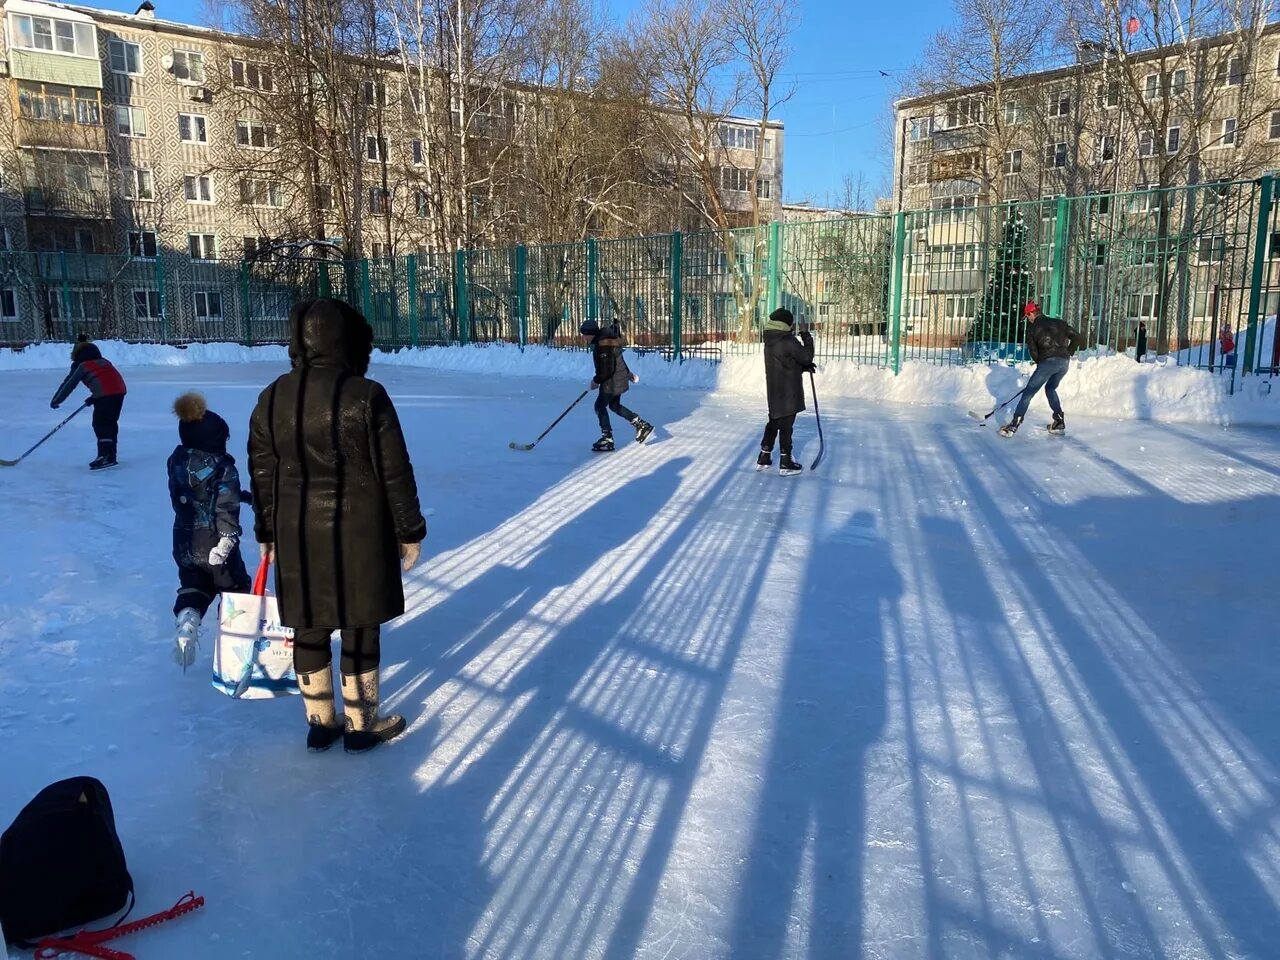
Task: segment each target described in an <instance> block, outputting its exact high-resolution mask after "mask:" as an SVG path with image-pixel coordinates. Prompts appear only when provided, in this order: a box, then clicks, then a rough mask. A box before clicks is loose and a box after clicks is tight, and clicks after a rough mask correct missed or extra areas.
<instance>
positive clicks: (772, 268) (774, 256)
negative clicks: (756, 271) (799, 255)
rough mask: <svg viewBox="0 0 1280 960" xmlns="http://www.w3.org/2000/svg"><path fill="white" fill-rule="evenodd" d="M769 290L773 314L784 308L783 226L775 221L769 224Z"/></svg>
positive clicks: (769, 305)
mask: <svg viewBox="0 0 1280 960" xmlns="http://www.w3.org/2000/svg"><path fill="white" fill-rule="evenodd" d="M768 237H769V240H768V244H769V246H768V251H767V254H766V255H767V256H768V258H769V288H768V293H767V295H768V298H769V299H768V302H767V306H768V312H769V313H773V311H775V310H777V309H778V308H779V307H780V306H782V224H781V222H779V221H777V220H775V221H773V223H771V224H769V234H768Z"/></svg>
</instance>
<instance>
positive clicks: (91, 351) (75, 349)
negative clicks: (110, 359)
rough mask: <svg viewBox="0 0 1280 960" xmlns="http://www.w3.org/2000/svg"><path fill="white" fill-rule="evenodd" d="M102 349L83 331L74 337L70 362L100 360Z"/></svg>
mask: <svg viewBox="0 0 1280 960" xmlns="http://www.w3.org/2000/svg"><path fill="white" fill-rule="evenodd" d="M101 359H102V351H101V350H99V349H98V346H97V344H95V343H94V342H93V341H92V340H90V339H89V338H88V337H87V336H85V335H84V334H83V333H82V334H80V336H79V337H77V338H76V342H75V345H74V346H72V348H71V362H72V363H84V362H85V361H86V360H101Z"/></svg>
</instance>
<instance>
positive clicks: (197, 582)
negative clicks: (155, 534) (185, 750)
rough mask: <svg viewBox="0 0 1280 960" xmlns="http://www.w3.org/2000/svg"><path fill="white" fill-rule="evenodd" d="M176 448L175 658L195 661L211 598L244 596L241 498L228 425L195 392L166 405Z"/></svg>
mask: <svg viewBox="0 0 1280 960" xmlns="http://www.w3.org/2000/svg"><path fill="white" fill-rule="evenodd" d="M173 412H174V413H176V414H177V415H178V421H179V422H178V437H179V440H180V442H179V444H178V446H177V447H176V448H175V449H174V451H173V453H171V454H170V455H169V463H168V469H169V499H170V500H171V501H172V503H173V559H174V562H175V563H177V564H178V581H179V583H180V584H181V585H180V586H179V587H178V599H177V601H176V602H175V603H174V605H173V612H174V616H175V617H176V618H177V638H176V644H175V650H174V659H175V660H176V661H177V662H178V663H179V664H180V665H181V666H182V667H183V668H184V669H185V668H186V667H189V666H191V664H192V663H194V662H195V656H196V646H197V642H198V640H199V634H200V623H201V621H203V620H204V615H205V613H206V612H207V611H208V609H209V607H210V605H211V604H212V603H213V601H214V599H215V598H216V597H217V596H218V594H220V593H222V592H224V591H226V592H231V593H248V592H249V588H250V581H249V572H248V571H247V570H246V569H245V566H244V559H243V558H242V557H241V556H240V533H241V530H240V503H241V501H242V500H248V497H247V496H246V495H244V494H242V493H241V491H240V474H239V472H238V471H237V470H236V461H235V458H234V457H232V456H231V455H230V454H229V453H227V439H228V437H229V436H230V430H229V429H228V428H227V422H226V421H225V420H223V419H222V418H221V417H220V416H218V415H217V414H216V413H214V412H213V411H212V410H210V409H208V406H207V405H206V404H205V400H204V397H202V396H200V394H198V393H184V394H183V395H182V396H180V397H179V398H178V399H177V400H176V401H174V404H173Z"/></svg>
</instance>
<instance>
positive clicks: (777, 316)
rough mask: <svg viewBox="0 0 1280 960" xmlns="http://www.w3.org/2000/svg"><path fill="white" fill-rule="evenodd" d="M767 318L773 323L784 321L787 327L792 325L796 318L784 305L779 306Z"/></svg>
mask: <svg viewBox="0 0 1280 960" xmlns="http://www.w3.org/2000/svg"><path fill="white" fill-rule="evenodd" d="M769 319H770V320H772V321H773V322H774V323H785V324H786V325H787V326H788V327H790V326H793V325H794V324H795V322H796V318H795V317H793V316H792V315H791V311H790V310H788V309H787V308H786V307H779V308H778V309H777V310H775V311H773V313H771V314H769Z"/></svg>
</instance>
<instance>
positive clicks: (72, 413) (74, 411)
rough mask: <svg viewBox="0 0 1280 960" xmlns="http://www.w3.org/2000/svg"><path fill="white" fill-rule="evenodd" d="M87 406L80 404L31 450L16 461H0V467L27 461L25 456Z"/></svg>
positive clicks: (87, 403)
mask: <svg viewBox="0 0 1280 960" xmlns="http://www.w3.org/2000/svg"><path fill="white" fill-rule="evenodd" d="M88 406H92V404H90V403H89V401H88V400H86V401H85V402H84V403H83V404H81V405H80V406H78V407H76V408H75V409H74V410H72V411H71V416H70V417H67V419H65V420H63V421H62V422H61V423H60V424H58V425H57V426H56V427H54V428H53V429H52V430H50V431H49V432H48V433H46V434H45V435H44V436H43V437H41V438H40V439H39V440H37V441H36V442H35V443H34V444H33V445H32V447H31V449H30V450H28V451H27V452H26V453H24V454H23V455H22V456H20V457H19V458H18V459H17V460H0V467H16V466H17V465H18V464H20V463H21V462H22V461H23V460H25V459H27V456H28V455H29V454H31V453H32V452H33V451H34V450H35V449H36V447H38V446H40V444H42V443H44V442H45V441H46V440H48V439H49V438H50V437H52V436H53V435H54V434H55V433H57V432H58V431H59V430H61V429H62V428H63V427H65V426H66V425H67V424H68V423H70V422H71V420H72V418H73V417H75V415H76V414H77V413H79V412H80V411H81V410H83V409H84V408H85V407H88Z"/></svg>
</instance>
